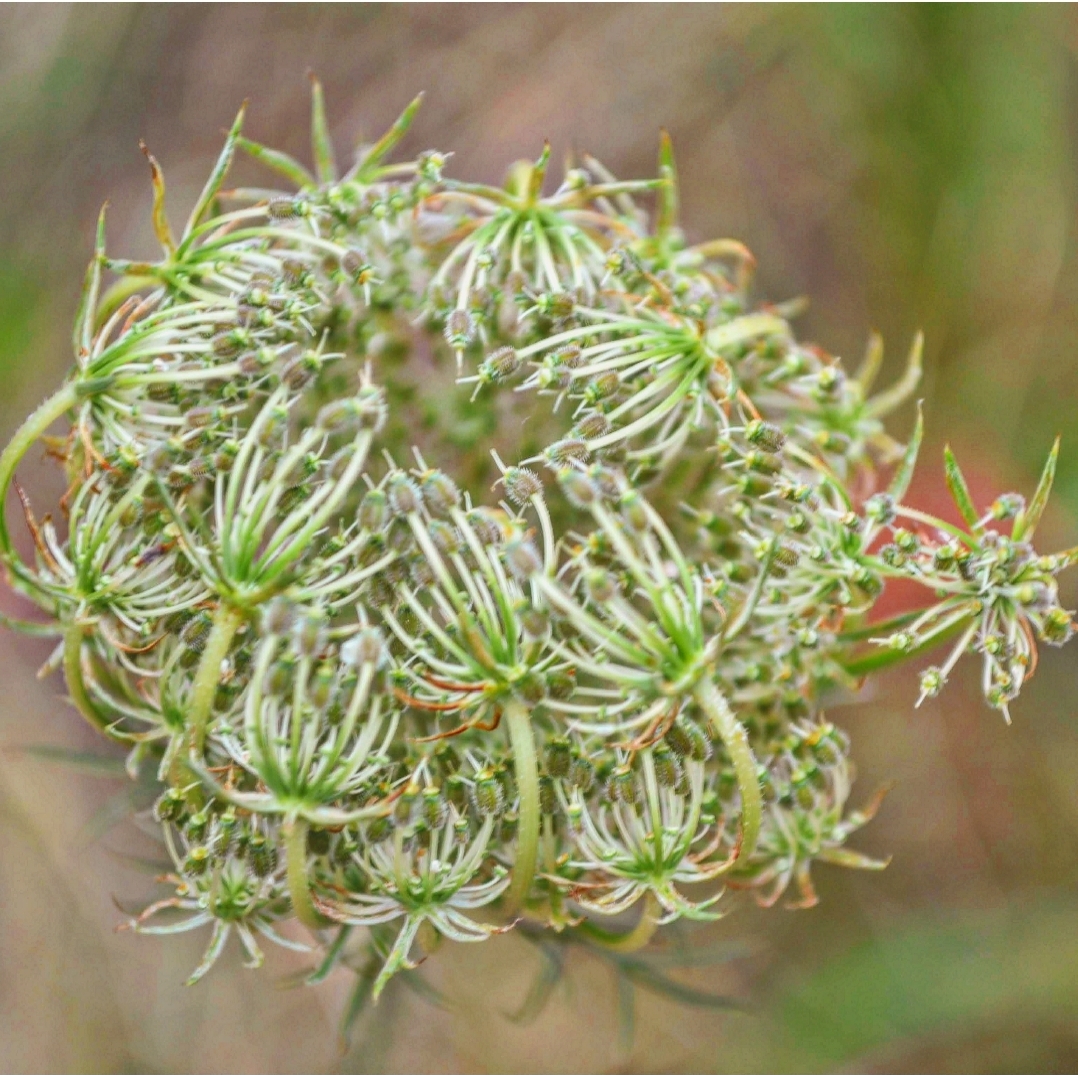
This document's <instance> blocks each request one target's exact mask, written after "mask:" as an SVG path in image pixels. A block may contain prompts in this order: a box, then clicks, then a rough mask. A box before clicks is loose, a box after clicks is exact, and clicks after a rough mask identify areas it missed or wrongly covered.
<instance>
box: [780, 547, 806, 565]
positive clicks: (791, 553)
mask: <svg viewBox="0 0 1078 1075" xmlns="http://www.w3.org/2000/svg"><path fill="white" fill-rule="evenodd" d="M800 559H801V556H800V554H799V553H798V552H797V550H796V549H792V548H790V546H789V545H779V546H778V548H776V549H775V557H774V563H776V564H780V565H781V566H782V567H795V566H796V565H797V562H798V561H799V560H800Z"/></svg>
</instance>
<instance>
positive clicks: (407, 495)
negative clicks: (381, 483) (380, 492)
mask: <svg viewBox="0 0 1078 1075" xmlns="http://www.w3.org/2000/svg"><path fill="white" fill-rule="evenodd" d="M386 494H387V496H388V498H389V507H390V509H391V510H392V511H393V512H394V513H395V514H397V515H410V514H411V513H412V512H416V511H419V504H420V497H419V489H418V488H416V484H415V482H414V481H412V479H411V478H409V477H408V476H407V475H406V474H404V473H403V472H402V471H397V473H395V474H394V475H392V477H390V479H389V481H388V482H387V483H386Z"/></svg>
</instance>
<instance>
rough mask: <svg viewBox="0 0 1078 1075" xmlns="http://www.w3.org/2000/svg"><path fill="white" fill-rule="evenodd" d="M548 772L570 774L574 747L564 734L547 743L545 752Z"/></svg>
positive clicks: (556, 774)
mask: <svg viewBox="0 0 1078 1075" xmlns="http://www.w3.org/2000/svg"><path fill="white" fill-rule="evenodd" d="M544 760H545V761H546V768H547V772H548V773H550V775H551V776H555V777H558V778H559V779H561V778H562V777H565V776H568V775H569V768H570V766H571V765H572V762H573V755H572V747H571V745H570V743H569V740H568V739H566V738H565V737H564V736H556V737H555V738H553V739H551V740H550V741H549V742H548V743H547V745H546V751H545V752H544Z"/></svg>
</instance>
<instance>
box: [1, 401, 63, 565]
mask: <svg viewBox="0 0 1078 1075" xmlns="http://www.w3.org/2000/svg"><path fill="white" fill-rule="evenodd" d="M78 401H79V394H78V384H77V382H75V381H71V382H69V383H68V384H66V385H64V387H63V388H61V389H60V391H59V392H57V393H55V395H52V396H49V398H48V399H47V400H45V402H44V403H42V404H41V406H40V407H38V409H37V410H36V411H34V413H33V414H31V415H30V417H29V418H27V419H26V421H25V422H23V424H22V425H21V426H19V428H18V430H17V431H16V433H15V436H13V437H12V438H11V440H10V441H9V442H8V446H7V447H6V448H5V449H4V451H3V453H2V454H0V553H2V555H3V557H4V559H5V560H6V561H7V562H8V563H9V564H10V563H12V562H13V561H14V560H15V550H14V549H13V548H12V546H11V535H10V534H9V533H8V528H7V511H6V508H5V506H6V504H7V492H8V489H10V488H11V482H12V479H13V478H14V477H15V468H16V467H17V466H18V465H19V463H21V462H22V458H23V456H24V455H26V453H27V452H28V451H29V450H30V448H31V447H32V446H33V444H34V442H35V441H36V440H37V439H38V438H39V437H40V436H41V435H42V434H43V433H44V432H45V431H46V430H47V429H48V428H49V426H51V425H52V423H53V422H55V421H56V420H57V419H59V418H62V417H63V416H64V415H65V414H67V412H68V411H69V410H71V408H72V407H74V406H75V405H76V404H77V403H78Z"/></svg>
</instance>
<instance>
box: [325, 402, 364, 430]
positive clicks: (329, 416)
mask: <svg viewBox="0 0 1078 1075" xmlns="http://www.w3.org/2000/svg"><path fill="white" fill-rule="evenodd" d="M359 423H360V410H359V407H358V405H357V403H356V400H354V399H335V400H333V401H332V402H330V403H327V404H326V405H325V406H324V407H322V408H321V409H320V410H319V411H318V416H317V418H315V425H316V426H317V427H318V428H319V429H321V430H324V431H325V432H326V433H354V432H355V431H356V430H357V429H358V428H359Z"/></svg>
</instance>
